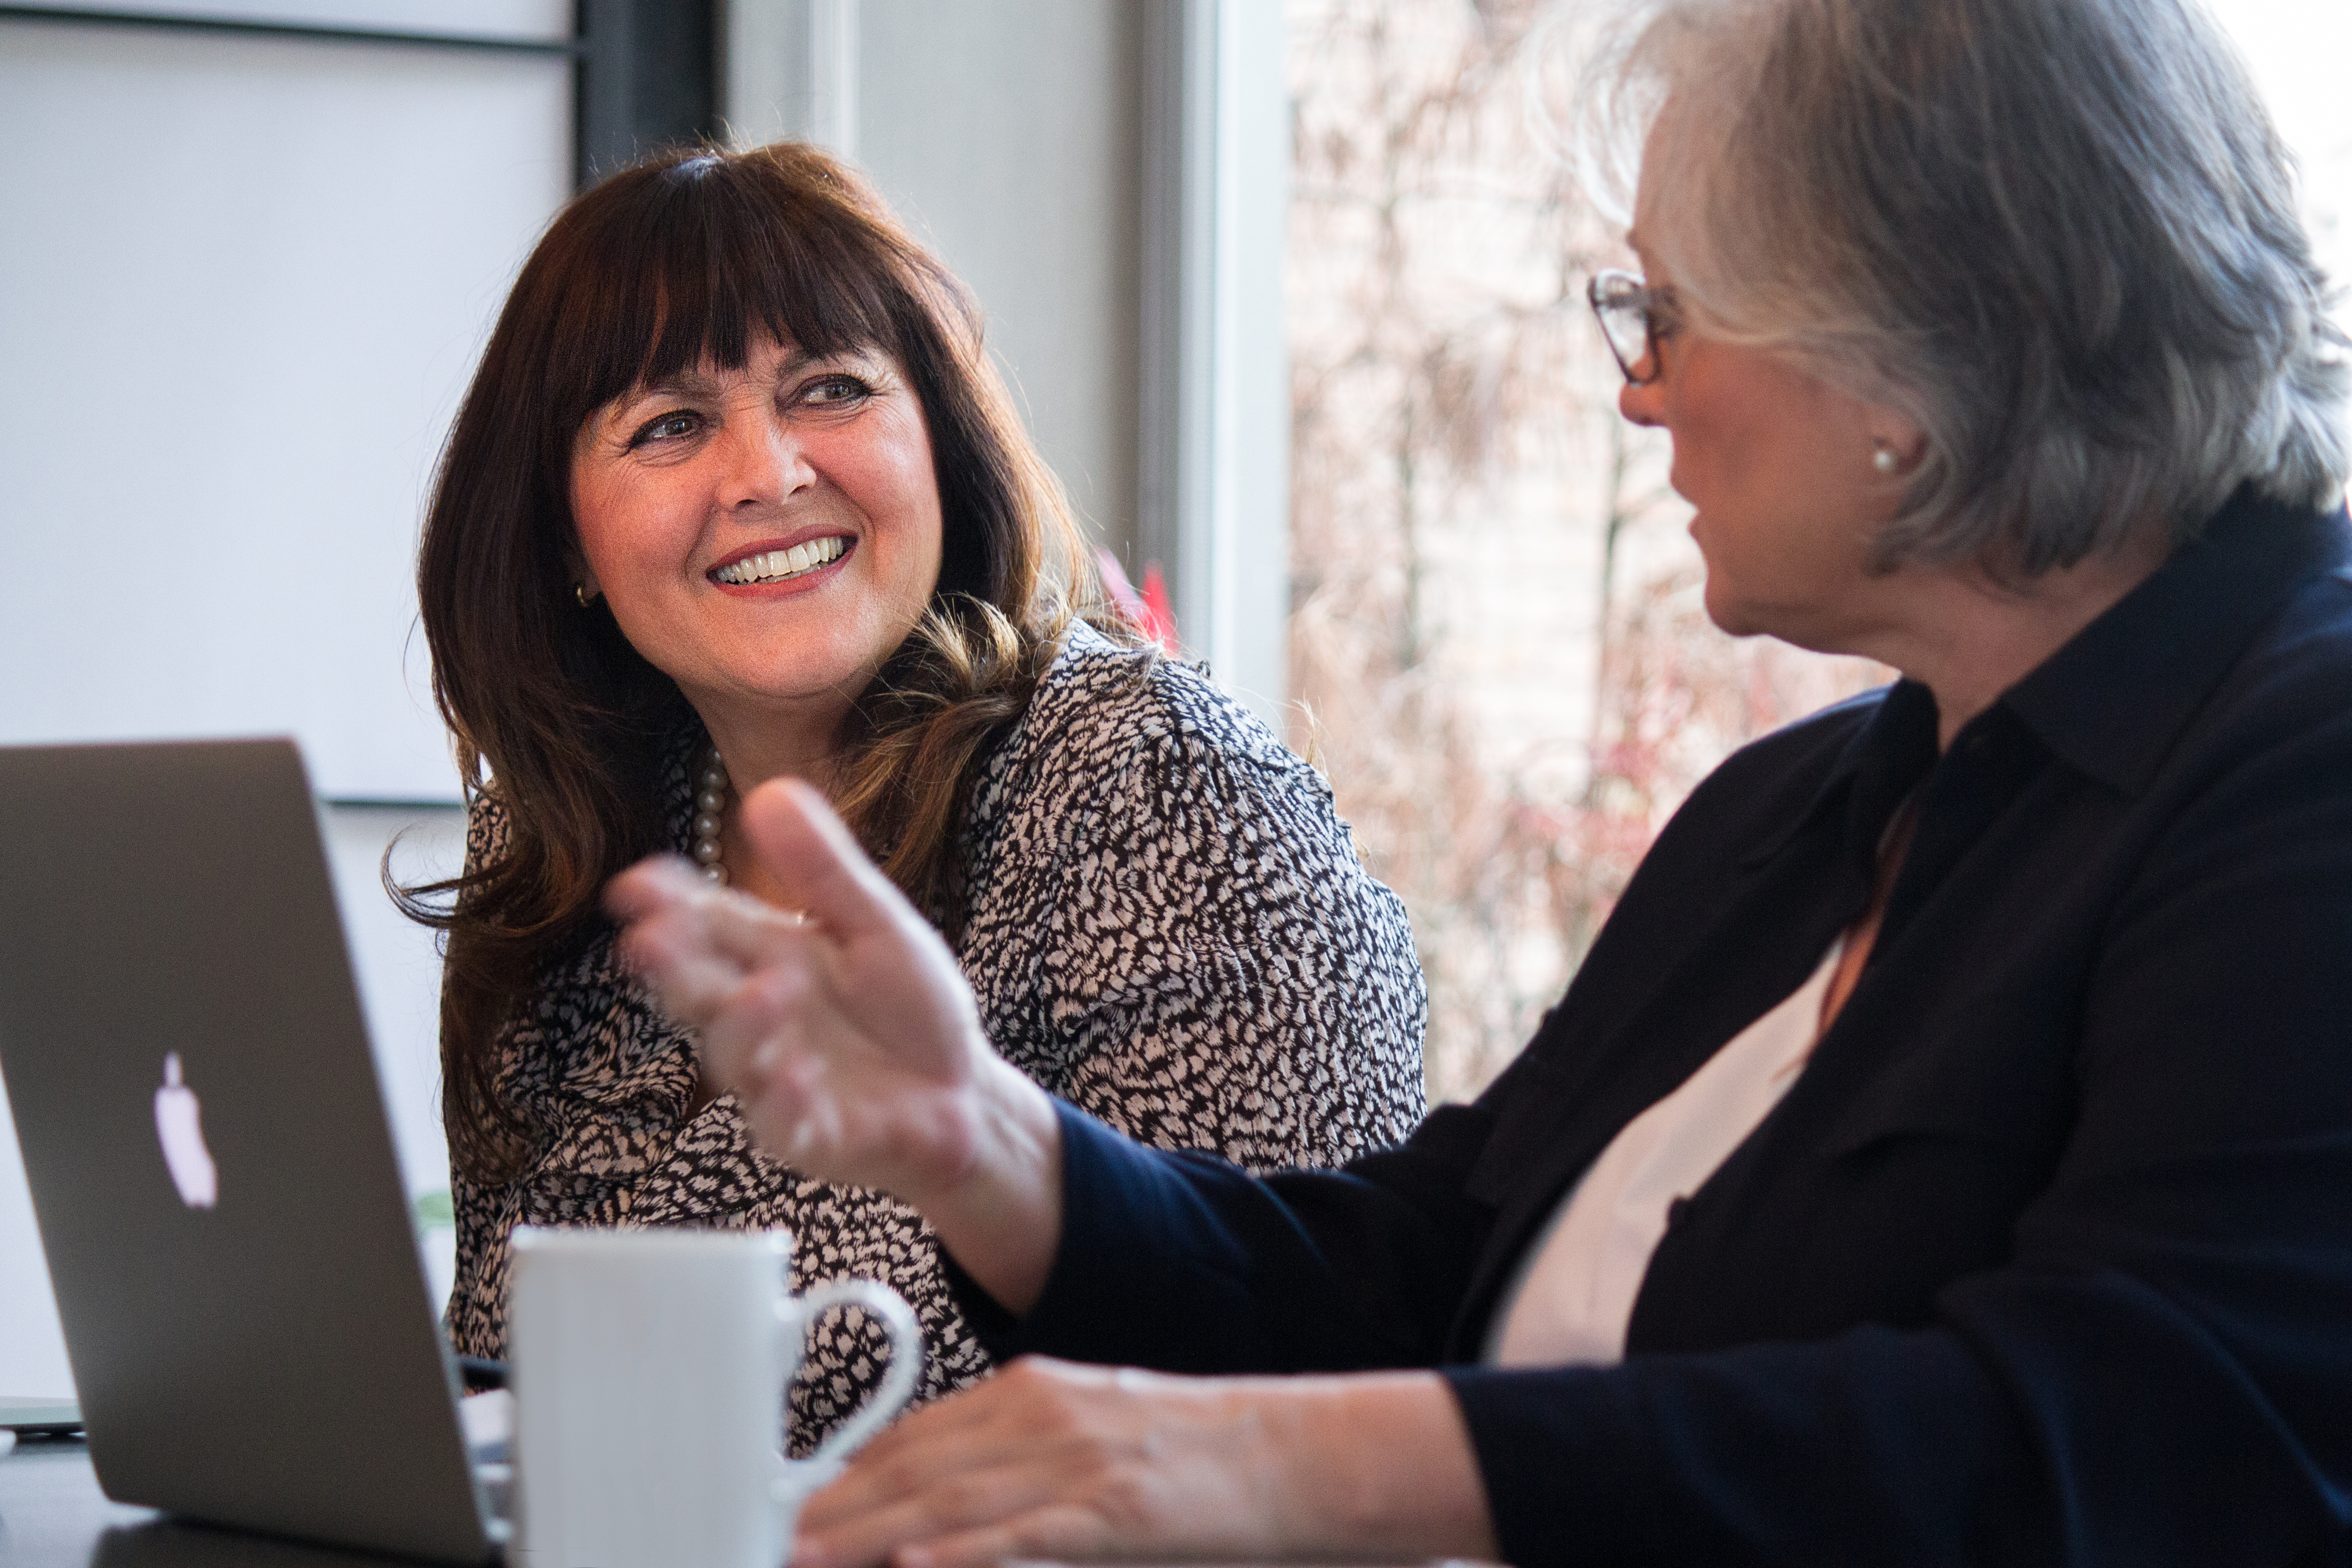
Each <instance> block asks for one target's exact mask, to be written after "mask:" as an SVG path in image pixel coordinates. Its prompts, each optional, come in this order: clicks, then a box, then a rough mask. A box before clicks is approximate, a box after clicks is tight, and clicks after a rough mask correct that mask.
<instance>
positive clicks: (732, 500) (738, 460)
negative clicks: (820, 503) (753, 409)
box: [719, 417, 816, 510]
mask: <svg viewBox="0 0 2352 1568" xmlns="http://www.w3.org/2000/svg"><path fill="white" fill-rule="evenodd" d="M719 449H720V451H721V453H722V454H723V461H724V463H725V467H724V468H723V469H722V470H721V472H720V474H719V504H720V505H721V506H723V507H727V508H729V509H730V510H731V509H733V508H735V507H739V506H778V505H781V504H782V502H783V501H784V500H787V499H788V498H789V497H791V496H792V495H793V494H794V493H795V492H797V491H799V490H802V489H806V488H807V487H808V486H810V485H812V484H814V483H815V482H816V470H815V469H814V468H812V467H810V465H809V460H808V454H807V453H806V452H804V451H803V450H802V449H801V443H800V441H799V440H798V439H797V438H796V437H795V435H794V433H793V431H792V429H791V428H790V427H789V426H785V425H783V424H782V422H781V421H778V420H768V419H757V418H743V417H738V418H734V419H730V420H729V421H728V422H727V425H726V427H725V429H724V430H723V431H722V433H721V435H720V437H719Z"/></svg>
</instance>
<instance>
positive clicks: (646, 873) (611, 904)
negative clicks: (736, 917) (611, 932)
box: [604, 855, 710, 925]
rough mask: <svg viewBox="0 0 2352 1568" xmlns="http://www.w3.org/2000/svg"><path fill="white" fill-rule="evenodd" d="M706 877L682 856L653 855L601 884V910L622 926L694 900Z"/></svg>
mask: <svg viewBox="0 0 2352 1568" xmlns="http://www.w3.org/2000/svg"><path fill="white" fill-rule="evenodd" d="M709 885H710V882H709V879H708V878H706V877H704V876H703V875H702V874H701V873H700V872H698V871H697V870H696V869H695V868H694V867H693V865H692V864H691V863H690V862H689V861H688V860H687V859H686V858H684V857H683V856H678V855H654V856H649V857H647V858H646V859H643V860H640V861H638V862H637V863H636V864H635V865H634V866H632V867H630V868H628V869H627V870H625V871H623V872H622V873H621V874H620V875H619V876H617V877H615V878H614V879H612V880H611V881H609V882H607V883H605V884H604V911H605V913H607V914H609V915H611V916H612V917H613V918H614V920H616V921H620V922H622V923H623V924H624V925H626V924H628V923H629V922H630V921H638V920H643V919H646V918H647V917H649V916H652V915H655V914H658V913H660V912H661V911H662V910H668V909H677V908H679V907H681V906H690V905H692V904H694V903H695V902H697V901H698V900H699V899H700V897H701V895H702V892H703V890H704V889H707V888H709Z"/></svg>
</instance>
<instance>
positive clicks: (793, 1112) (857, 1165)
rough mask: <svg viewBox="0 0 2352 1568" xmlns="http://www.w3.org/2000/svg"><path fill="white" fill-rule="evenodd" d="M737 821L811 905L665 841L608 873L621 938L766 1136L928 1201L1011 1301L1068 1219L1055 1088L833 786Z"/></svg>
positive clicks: (834, 1170)
mask: <svg viewBox="0 0 2352 1568" xmlns="http://www.w3.org/2000/svg"><path fill="white" fill-rule="evenodd" d="M743 826H744V828H745V831H746V834H747V836H748V837H750V838H751V844H752V847H753V849H754V852H755V853H757V854H758V855H759V857H760V858H761V863H762V865H763V867H764V868H765V869H766V871H767V873H768V875H769V877H770V878H771V879H772V880H773V883H774V885H775V886H776V887H777V888H779V889H782V892H783V894H784V896H785V897H786V899H787V900H789V901H790V902H791V903H792V904H793V906H794V907H795V908H796V909H797V910H799V911H801V912H800V913H792V912H787V911H786V910H779V909H776V908H774V907H772V906H770V905H767V904H763V903H761V901H760V900H757V899H754V898H751V897H750V896H749V895H747V894H743V893H740V892H734V891H731V890H729V889H723V888H718V887H714V886H712V885H711V884H710V883H709V882H707V881H705V880H703V879H701V878H700V877H699V876H698V875H697V874H696V873H695V872H694V871H693V870H692V869H691V868H689V867H688V866H687V865H686V863H685V862H684V861H682V860H677V859H674V858H663V859H658V860H649V861H646V862H645V863H643V864H641V865H638V866H635V867H633V868H630V869H629V870H627V871H625V872H624V873H622V874H621V875H620V876H619V877H617V878H615V879H614V882H613V886H612V888H611V889H610V891H609V892H608V894H607V895H606V903H607V906H608V907H609V908H610V909H611V910H612V911H613V913H614V916H615V917H616V918H617V919H619V920H620V921H622V922H623V926H624V930H623V932H622V938H621V951H622V952H623V954H624V955H625V957H626V958H627V959H628V961H629V963H631V964H633V965H634V966H635V968H636V969H637V971H638V973H641V974H642V975H644V977H645V978H646V981H647V982H648V984H651V985H652V987H653V988H654V991H655V992H656V994H657V995H659V997H660V998H661V1001H662V1005H663V1006H664V1007H666V1008H667V1010H668V1011H669V1012H670V1014H671V1015H672V1016H675V1017H676V1018H677V1020H678V1021H679V1022H680V1023H683V1024H686V1025H688V1026H690V1027H692V1028H693V1029H695V1030H696V1031H697V1032H698V1034H699V1035H700V1037H701V1045H702V1050H703V1068H704V1071H705V1072H707V1073H708V1074H709V1076H710V1079H711V1081H712V1082H713V1083H714V1084H715V1085H717V1086H718V1087H719V1088H720V1089H725V1090H728V1091H730V1092H731V1093H733V1094H734V1095H735V1097H736V1100H737V1103H738V1105H739V1106H740V1109H741V1110H742V1113H743V1118H744V1121H746V1122H747V1123H748V1124H749V1125H750V1127H751V1131H752V1134H753V1136H754V1138H755V1139H756V1140H757V1141H758V1142H759V1144H760V1146H761V1149H762V1150H764V1151H765V1152H768V1153H769V1154H770V1155H772V1157H774V1158H776V1159H778V1160H781V1161H783V1162H785V1163H789V1164H791V1165H793V1167H795V1168H796V1169H799V1170H802V1171H805V1172H807V1173H809V1174H811V1175H814V1176H819V1177H823V1178H824V1179H825V1180H828V1181H834V1182H841V1183H848V1184H856V1185H860V1186H869V1187H877V1188H879V1189H881V1190H883V1191H885V1192H888V1193H890V1194H894V1195H896V1196H898V1197H899V1198H902V1199H904V1200H905V1201H907V1202H908V1203H909V1204H912V1205H915V1207H916V1208H918V1209H919V1210H920V1211H921V1212H922V1213H923V1215H925V1217H927V1218H929V1220H930V1221H931V1222H932V1224H933V1226H935V1227H936V1228H937V1229H938V1230H939V1232H940V1239H941V1241H942V1242H943V1243H945V1244H946V1246H947V1247H948V1248H949V1250H950V1252H952V1253H954V1254H955V1256H956V1258H957V1259H958V1261H960V1262H961V1263H962V1264H963V1266H964V1267H965V1268H967V1269H968V1270H970V1271H971V1274H972V1276H973V1277H974V1279H977V1280H979V1282H980V1283H981V1284H982V1286H983V1287H986V1288H987V1289H990V1290H991V1292H992V1293H993V1294H995V1295H996V1296H997V1298H998V1300H1001V1301H1003V1303H1004V1305H1006V1306H1007V1307H1009V1308H1012V1309H1013V1310H1022V1309H1024V1308H1025V1307H1026V1306H1027V1305H1028V1304H1029V1303H1030V1302H1031V1301H1033V1300H1035V1297H1036V1294H1037V1292H1038V1291H1039V1290H1040V1289H1043V1287H1044V1282H1045V1272H1046V1268H1048V1266H1049V1265H1050V1263H1051V1260H1052V1256H1053V1248H1054V1245H1055V1241H1056V1240H1057V1239H1058V1237H1059V1232H1060V1223H1061V1221H1060V1212H1061V1211H1060V1201H1061V1162H1060V1138H1059V1132H1058V1131H1057V1128H1056V1126H1055V1120H1054V1112H1053V1107H1052V1104H1051V1102H1050V1101H1049V1100H1047V1099H1046V1097H1045V1091H1044V1090H1043V1089H1039V1088H1037V1086H1036V1085H1034V1083H1031V1082H1030V1081H1029V1080H1028V1079H1025V1078H1024V1077H1023V1076H1022V1075H1021V1074H1020V1073H1019V1072H1018V1071H1017V1070H1015V1069H1014V1068H1013V1067H1011V1066H1010V1065H1008V1064H1007V1063H1006V1062H1005V1061H1004V1060H1003V1058H1000V1057H999V1056H997V1055H996V1053H995V1052H994V1051H993V1050H992V1049H991V1048H990V1047H989V1044H988V1039H987V1037H986V1035H985V1034H984V1033H983V1032H982V1029H981V1026H980V1019H979V1015H978V1013H977V1012H976V1010H975V1008H974V1005H973V1003H972V999H971V990H970V988H969V987H968V986H967V985H966V984H964V979H963V974H962V972H961V970H960V969H958V968H957V966H956V962H955V958H954V955H953V954H951V953H950V952H948V949H947V944H946V943H945V942H941V941H940V937H939V934H938V932H936V931H933V930H932V929H931V928H930V926H929V923H928V922H926V921H924V920H923V918H922V917H921V916H920V915H919V914H918V913H917V912H916V911H915V910H914V908H913V907H912V906H911V905H909V904H908V902H907V900H905V899H904V898H903V897H901V896H900V895H899V893H898V889H896V888H894V887H892V886H891V885H890V883H889V881H888V879H886V878H885V877H883V875H882V874H881V872H879V871H878V870H877V869H876V868H874V866H873V864H872V862H870V861H868V860H867V859H866V857H865V856H864V854H862V853H861V852H860V851H859V849H858V847H857V846H856V842H855V840H853V839H852V838H851V837H850V836H849V832H848V830H847V829H846V828H845V827H844V826H842V825H841V822H840V820H839V818H837V817H835V816H834V815H833V812H832V811H831V809H830V808H828V807H827V806H826V805H825V804H824V797H823V796H821V795H818V793H817V792H816V791H815V790H814V789H813V788H811V787H810V786H809V785H807V784H803V783H802V782H801V781H799V780H797V779H778V780H772V781H771V782H769V783H767V784H762V785H761V786H760V787H759V788H757V789H755V790H753V791H752V792H751V795H749V796H747V797H746V798H745V800H744V802H743Z"/></svg>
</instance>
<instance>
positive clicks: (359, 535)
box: [0, 0, 572, 1394]
mask: <svg viewBox="0 0 2352 1568" xmlns="http://www.w3.org/2000/svg"><path fill="white" fill-rule="evenodd" d="M90 8H93V9H110V10H116V11H124V10H136V11H143V12H168V13H173V14H176V15H181V16H215V17H222V16H227V17H236V18H240V19H247V20H260V21H268V22H278V23H294V24H315V25H324V26H360V27H379V28H388V29H395V30H405V31H419V30H434V29H446V30H448V31H451V32H457V33H465V34H469V35H474V36H486V35H487V36H492V37H509V38H511V37H537V38H543V39H562V38H563V37H568V35H569V33H570V31H571V25H572V5H571V0H245V3H243V4H230V5H186V4H173V3H172V0H161V3H156V0H136V3H132V0H101V3H100V5H94V6H91V7H90ZM571 116H572V86H571V66H570V62H569V60H568V58H566V57H564V56H562V55H561V54H530V53H515V52H504V51H496V50H490V51H484V50H472V49H463V48H456V49H453V48H442V47H418V46H407V45H399V46H371V45H359V44H352V43H346V42H335V41H327V40H318V39H307V38H287V37H254V36H239V35H232V34H221V33H211V32H192V31H187V30H165V29H151V28H144V27H138V26H75V25H66V24H55V23H47V22H26V21H23V20H18V19H7V18H0V142H5V145H6V146H7V147H8V149H9V152H8V156H7V157H6V158H5V160H0V212H5V214H6V215H7V217H6V221H5V223H0V365H5V367H6V374H5V377H0V472H5V474H7V476H8V482H7V484H6V485H5V487H0V661H4V662H5V666H6V668H8V670H9V672H10V674H9V681H8V685H7V688H6V690H5V695H0V743H5V742H17V741H39V740H93V739H114V738H140V737H160V736H171V735H191V734H220V733H236V732H248V733H250V732H280V733H283V732H291V733H294V734H296V735H297V736H298V737H299V738H300V739H301V741H302V742H303V744H304V748H305V751H306V753H307V756H308V760H309V762H310V767H311V771H312V777H313V780H314V782H315V783H316V784H318V785H319V787H320V788H321V789H322V790H323V791H324V792H326V793H327V794H328V795H331V796H336V797H342V798H347V799H348V798H355V797H356V798H368V799H379V800H381V799H387V798H390V799H412V800H423V801H427V802H430V801H434V800H454V799H455V797H456V794H457V790H456V780H455V778H454V776H453V774H452V771H451V768H450V765H449V762H448V755H447V748H446V740H445V738H444V737H443V735H442V733H441V731H440V727H439V725H438V723H437V721H436V720H435V719H434V717H433V715H432V713H431V710H430V705H429V696H428V693H427V690H426V688H425V679H424V675H425V668H424V647H423V642H422V639H421V637H416V636H415V603H414V598H413V594H412V591H411V588H410V580H411V578H412V576H413V574H414V569H415V567H414V556H415V534H416V526H417V522H418V518H419V513H420V510H421V502H422V499H423V496H424V490H425V483H426V481H427V479H428V478H429V475H430V471H431V468H432V464H433V462H434V460H435V458H436V454H437V452H438V449H439V446H440V442H441V439H442V436H443V433H444V432H445V430H446V427H447V425H448V422H449V419H450V416H451V415H452V413H453V411H454V409H455V406H456V402H457V397H458V395H459V394H460V393H461V392H462V390H463V387H464V384H465V380H466V378H467V375H468V374H471V371H472V368H473V363H474V361H475V359H476V357H477V355H478V352H479V348H480V343H481V342H482V339H483V337H484V335H485V334H486V333H487V331H488V326H489V323H490V321H491V319H492V317H493V315H494V313H495V312H496V310H497V309H498V307H499V303H500V302H501V300H503V298H504V296H505V293H506V289H507V287H508V284H509V281H510V279H511V278H512V275H513V273H514V271H515V269H516V268H517V267H518V266H519V265H520V262H521V259H522V258H523V256H524V254H525V253H526V252H527V250H528V249H529V247H530V243H531V242H532V240H533V239H534V238H535V237H536V236H537V233H538V231H539V229H540V227H541V225H542V224H543V223H544V222H545V220H546V219H547V217H548V216H549V215H550V214H551V213H552V212H553V211H554V209H555V207H556V206H557V205H559V204H560V203H561V202H562V200H563V198H564V197H565V196H566V195H568V194H569V190H570V183H571V142H572V130H571ZM322 827H323V829H324V831H325V834H326V839H327V847H328V853H329V861H330V864H331V868H332V869H333V874H334V877H335V881H336V888H337V892H338V896H339V899H340V900H341V906H342V910H343V919H344V924H345V928H346V931H347V933H348V935H349V938H350V944H351V948H352V960H353V964H354V967H355V969H356V971H357V980H358V983H359V985H360V989H361V995H362V1001H363V1003H364V1005H365V1008H366V1012H367V1016H368V1019H369V1024H370V1027H371V1029H372V1031H373V1037H374V1047H375V1052H376V1060H377V1069H378V1073H379V1076H380V1078H381V1079H382V1082H383V1089H384V1095H385V1101H386V1106H385V1109H386V1114H387V1116H388V1117H389V1119H390V1121H391V1123H392V1127H393V1131H394V1140H395V1143H396V1146H397V1148H398V1151H399V1155H400V1160H401V1165H402V1170H403V1174H404V1178H405V1181H406V1184H407V1187H408V1189H409V1192H410V1194H411V1195H412V1197H413V1196H415V1195H416V1194H424V1193H430V1192H436V1191H439V1190H441V1189H444V1188H446V1185H447V1181H448V1177H447V1168H446V1151H445V1147H444V1145H443V1142H442V1138H441V1133H440V1124H439V1115H438V1097H439V1068H438V1066H437V1051H436V1034H437V1030H436V1009H437V996H438V991H439V964H438V960H437V957H436V954H435V952H434V950H433V945H432V941H431V937H430V933H429V932H426V931H423V930H421V929H420V928H417V927H415V926H413V925H411V924H409V923H408V922H407V921H404V919H402V918H401V917H400V916H399V915H398V914H397V912H396V911H395V910H394V909H393V908H392V906H391V905H390V903H389V901H388V900H386V898H385V897H384V894H383V890H382V889H381V887H380V886H379V884H378V881H377V866H378V862H379V860H380V859H381V857H382V856H383V851H384V848H385V846H386V845H387V843H388V842H390V841H391V839H392V838H393V837H394V836H395V835H396V834H398V833H400V832H401V831H402V830H404V829H408V830H409V837H407V839H406V840H405V841H404V847H403V850H402V853H401V855H400V857H399V858H397V859H396V860H395V867H396V868H397V869H398V870H399V871H400V872H401V873H402V874H403V875H404V876H407V877H409V878H411V879H417V878H423V877H427V876H430V875H433V874H436V872H439V871H444V870H447V869H452V868H455V866H456V864H457V857H458V855H459V853H460V837H461V835H460V825H459V822H458V818H457V812H456V811H455V810H454V809H448V808H436V807H435V806H432V805H423V806H405V807H377V806H365V805H338V806H331V807H328V808H326V809H325V810H324V812H323V814H322ZM437 1246H438V1248H439V1254H440V1257H439V1273H440V1274H441V1276H442V1279H441V1284H442V1285H443V1287H444V1288H446V1233H445V1235H444V1236H442V1237H439V1238H437ZM68 1392H70V1382H69V1378H68V1373H67V1369H66V1364H65V1360H64V1355H63V1350H62V1345H61V1342H60V1340H59V1337H58V1327H57V1321H56V1310H55V1306H54V1304H53V1302H52V1301H51V1300H50V1296H49V1290H48V1282H47V1270H46V1268H45V1267H44V1266H43V1263H42V1260H41V1255H40V1250H39V1246H38V1240H37V1233H36V1231H35V1228H34V1225H33V1219H32V1214H31V1209H30V1205H29V1202H28V1199H27V1197H26V1191H25V1184H24V1179H23V1171H22V1166H21V1164H20V1163H19V1161H18V1158H17V1152H16V1134H15V1126H14V1123H13V1121H9V1120H8V1119H7V1118H6V1117H5V1115H0V1394H66V1393H68Z"/></svg>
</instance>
